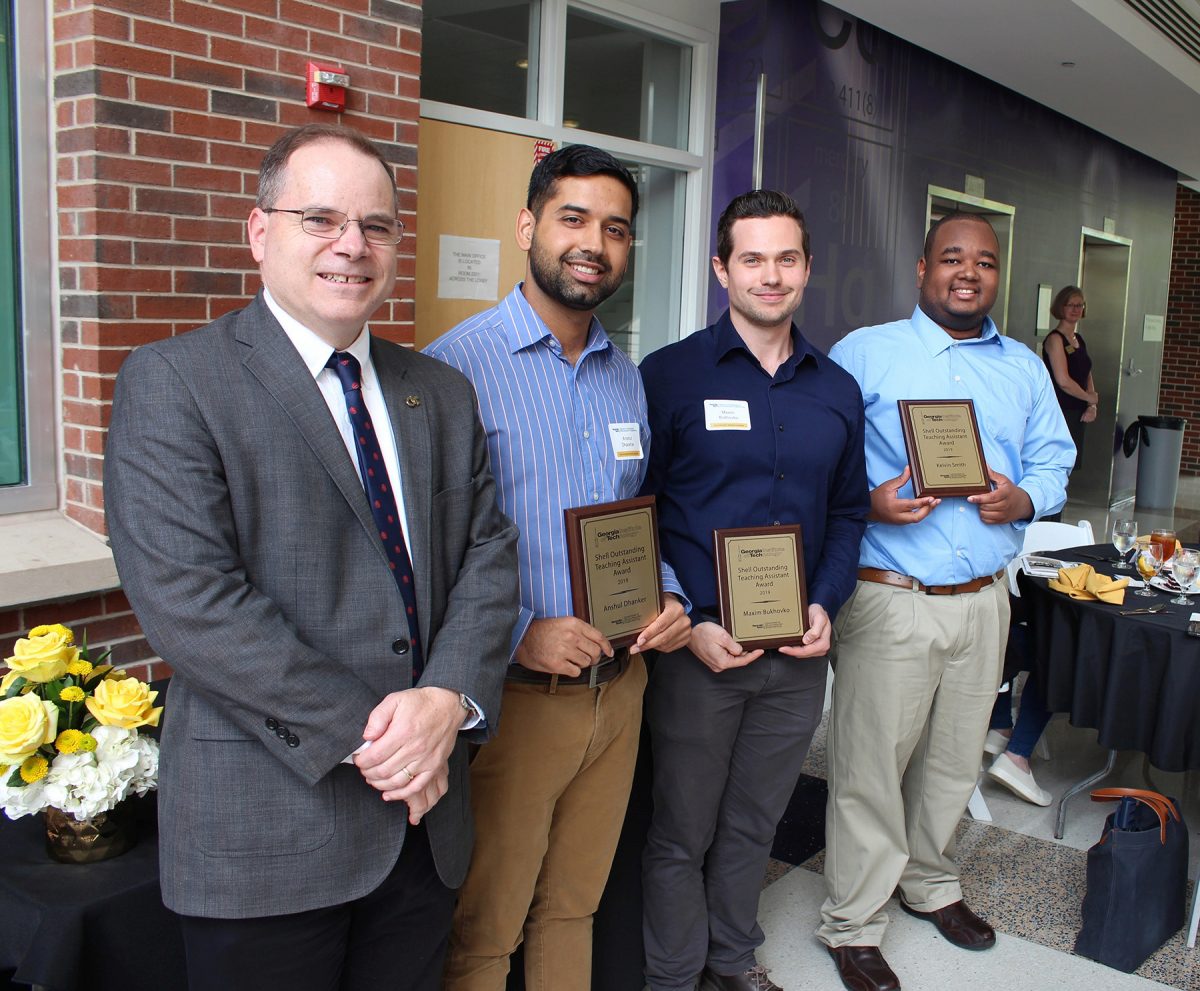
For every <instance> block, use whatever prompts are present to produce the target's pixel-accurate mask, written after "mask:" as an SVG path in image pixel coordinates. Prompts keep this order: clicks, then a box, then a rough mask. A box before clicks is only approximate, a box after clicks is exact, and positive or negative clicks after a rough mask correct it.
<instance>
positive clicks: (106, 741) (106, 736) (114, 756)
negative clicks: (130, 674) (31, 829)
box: [0, 726, 158, 819]
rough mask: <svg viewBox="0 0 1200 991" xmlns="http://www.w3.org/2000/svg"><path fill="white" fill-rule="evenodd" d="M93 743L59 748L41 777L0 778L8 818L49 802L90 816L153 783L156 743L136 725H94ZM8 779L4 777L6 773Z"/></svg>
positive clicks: (80, 815)
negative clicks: (14, 781)
mask: <svg viewBox="0 0 1200 991" xmlns="http://www.w3.org/2000/svg"><path fill="white" fill-rule="evenodd" d="M92 736H93V737H95V739H96V749H95V750H94V751H92V752H91V753H88V752H84V751H77V752H76V753H73V754H59V755H58V756H57V757H55V758H54V760H53V761H51V762H50V770H49V773H48V774H47V775H46V777H45V778H43V779H42V780H41V781H37V782H34V783H33V784H31V785H27V786H25V787H23V788H11V787H9V786H8V785H7V784H5V783H3V782H0V806H2V807H3V808H4V811H5V813H6V814H7V815H8V817H9V818H10V819H17V818H20V817H21V816H26V815H33V814H34V813H37V812H40V811H41V810H42V809H44V808H46V807H48V806H53V807H55V808H58V809H62V811H63V812H66V813H68V814H69V815H73V816H74V817H75V818H76V819H91V818H94V817H95V816H97V815H99V814H100V813H101V812H107V811H109V810H110V809H113V808H115V807H116V806H117V805H118V804H119V803H120V802H121V801H123V800H124V799H126V798H128V797H129V796H130V795H132V794H138V795H145V794H146V793H147V792H149V791H153V790H154V789H155V788H156V787H157V786H158V743H157V741H156V740H154V738H153V737H150V736H145V735H142V734H140V733H138V732H137V730H136V729H124V728H122V727H119V726H97V727H96V728H95V729H94V730H93V731H92ZM5 780H7V779H5Z"/></svg>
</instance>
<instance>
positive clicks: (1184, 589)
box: [1171, 548, 1200, 606]
mask: <svg viewBox="0 0 1200 991" xmlns="http://www.w3.org/2000/svg"><path fill="white" fill-rule="evenodd" d="M1171 574H1172V576H1173V577H1174V578H1175V583H1176V584H1177V585H1178V586H1179V594H1178V595H1177V596H1176V597H1175V598H1173V599H1172V600H1171V601H1172V602H1174V603H1175V604H1176V605H1180V606H1187V605H1191V601H1190V600H1189V599H1188V597H1187V594H1188V592H1189V591H1190V590H1191V587H1192V586H1193V585H1194V584H1195V583H1196V577H1197V575H1198V574H1200V551H1193V550H1188V549H1187V548H1183V549H1181V550H1180V551H1179V553H1178V554H1176V555H1175V556H1174V557H1173V558H1171Z"/></svg>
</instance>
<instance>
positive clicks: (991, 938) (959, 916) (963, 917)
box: [900, 898, 996, 950]
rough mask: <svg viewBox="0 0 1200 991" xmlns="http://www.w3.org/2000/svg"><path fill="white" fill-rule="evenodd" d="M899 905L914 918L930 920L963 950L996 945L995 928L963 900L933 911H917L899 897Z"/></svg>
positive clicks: (981, 948)
mask: <svg viewBox="0 0 1200 991" xmlns="http://www.w3.org/2000/svg"><path fill="white" fill-rule="evenodd" d="M900 907H901V908H902V909H904V911H906V912H907V913H908V914H909V915H911V916H912V917H913V918H914V919H924V920H925V921H926V922H932V923H933V924H934V925H935V926H937V928H938V932H940V933H941V934H942V935H943V936H945V937H946V939H948V940H950V942H951V943H953V944H954V945H955V946H961V947H962V948H963V949H964V950H990V949H991V948H992V947H993V946H995V945H996V930H995V929H993V928H992V927H991V926H989V925H988V924H987V923H986V922H984V921H983V919H981V918H980V917H979V916H978V915H976V914H975V913H974V912H972V911H971V910H970V909H969V908H967V903H966V902H964V901H957V902H953V903H951V904H950V905H947V906H946V907H945V908H939V909H938V910H937V911H934V912H918V911H917V910H916V909H915V908H909V907H908V906H907V905H905V904H904V899H903V898H901V899H900Z"/></svg>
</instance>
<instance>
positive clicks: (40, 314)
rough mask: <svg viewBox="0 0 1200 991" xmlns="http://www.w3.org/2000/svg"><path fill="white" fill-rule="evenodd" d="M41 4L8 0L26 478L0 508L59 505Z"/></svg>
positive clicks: (45, 42) (7, 490) (5, 490)
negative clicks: (10, 32) (12, 75)
mask: <svg viewBox="0 0 1200 991" xmlns="http://www.w3.org/2000/svg"><path fill="white" fill-rule="evenodd" d="M47 6H48V5H47V4H45V3H36V2H34V3H26V2H23V0H14V2H13V20H14V24H13V38H12V53H13V60H14V64H15V72H14V85H13V100H12V106H13V113H14V114H15V116H16V126H15V127H14V129H13V141H14V148H15V153H16V167H17V168H16V171H17V176H16V178H17V209H18V214H19V223H18V227H17V246H16V247H17V264H18V266H19V271H18V275H17V280H18V284H19V285H20V287H21V312H20V321H19V324H18V326H19V327H20V331H19V334H20V338H19V342H18V343H19V345H20V352H21V356H20V359H19V360H20V361H21V368H22V379H23V388H24V396H23V400H24V404H25V409H24V412H25V418H24V436H23V438H22V440H23V441H24V444H25V466H26V472H25V482H24V483H23V484H21V485H6V486H2V487H0V515H8V514H11V513H22V512H31V511H34V510H42V509H55V508H57V507H58V505H59V484H58V438H59V420H60V417H59V415H58V410H59V402H60V399H61V387H60V382H59V378H60V375H59V362H58V360H57V353H58V342H59V334H58V321H57V319H56V306H55V296H54V291H53V290H54V287H55V286H56V285H57V284H58V280H57V279H56V278H54V272H55V267H54V257H53V252H54V239H53V230H52V226H51V223H52V221H51V218H52V216H53V214H52V212H51V183H50V168H51V165H50V140H51V138H50V136H51V134H52V133H53V130H52V128H51V126H50V106H51V101H50V81H49V66H50V55H49V53H50V38H49V22H48V19H47V14H46V10H47Z"/></svg>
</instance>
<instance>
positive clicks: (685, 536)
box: [641, 311, 870, 618]
mask: <svg viewBox="0 0 1200 991" xmlns="http://www.w3.org/2000/svg"><path fill="white" fill-rule="evenodd" d="M792 345H793V354H792V355H791V357H790V358H788V359H787V361H785V362H784V363H783V364H782V365H780V366H779V368H778V369H777V370H776V372H775V375H774V376H770V375H768V374H767V373H766V372H765V371H764V370H763V367H762V366H761V365H760V364H759V363H758V359H757V358H755V357H754V355H753V354H752V353H751V352H750V350H749V349H748V348H747V347H746V345H745V342H743V340H742V338H741V335H739V334H738V332H737V330H736V329H734V326H733V323H732V321H731V320H730V318H729V312H728V311H726V312H725V314H724V315H723V316H722V317H721V319H720V320H718V321H717V322H716V323H715V324H713V325H712V326H711V327H706V328H705V329H704V330H701V331H697V332H696V333H695V334H692V335H691V336H689V337H686V338H684V339H683V340H682V341H679V342H678V343H676V344H671V345H668V346H667V347H665V348H662V349H661V350H659V351H656V352H654V353H653V354H651V355H649V356H647V358H646V359H645V360H644V361H643V362H642V365H641V371H642V381H643V382H644V383H645V387H646V399H647V402H648V405H649V410H650V435H651V437H652V438H653V441H654V442H653V444H652V445H651V448H650V463H649V466H648V471H647V473H646V481H645V483H644V485H643V487H642V492H643V493H644V494H652V495H654V496H656V497H657V499H658V523H659V534H660V539H661V543H662V553H663V557H665V558H666V559H667V560H669V561H670V562H671V563H672V565H674V568H675V574H676V576H677V577H678V578H679V580H680V582H681V584H682V585H683V589H684V591H685V592H686V593H687V596H688V598H689V599H691V601H692V603H693V604H694V606H695V607H696V612H704V613H708V614H709V615H714V614H715V613H716V602H717V592H716V574H715V570H714V567H715V565H714V559H713V554H714V550H713V530H716V529H725V528H727V527H743V526H767V525H770V524H792V523H799V524H800V526H801V529H802V534H803V540H804V564H805V580H806V583H807V588H808V598H809V601H810V602H814V603H818V604H820V605H822V606H824V607H825V611H826V612H828V613H829V615H830V617H831V618H832V617H833V616H834V615H835V614H836V613H837V611H838V609H839V608H840V607H841V605H842V603H843V602H845V601H846V599H847V598H849V596H850V593H851V592H852V591H853V590H854V583H855V579H856V572H857V566H858V545H859V541H860V540H861V538H862V534H863V530H864V529H865V527H866V516H867V512H868V510H869V509H870V493H869V491H868V489H867V472H866V464H865V459H864V454H863V422H864V415H863V402H862V394H861V393H860V392H859V390H858V386H857V385H856V384H855V382H854V379H853V378H852V377H851V376H850V375H849V374H847V373H846V372H845V371H844V370H843V369H841V368H839V367H838V366H837V365H836V364H835V363H834V362H832V361H830V360H829V359H828V358H827V357H825V355H823V354H821V353H820V352H819V351H817V350H816V349H815V348H814V347H812V345H810V344H809V343H808V341H806V340H805V339H804V335H802V334H801V333H800V331H799V330H797V329H796V327H795V325H794V324H793V326H792ZM705 400H734V401H740V402H744V403H746V406H747V410H748V412H749V429H748V430H746V429H713V428H716V427H718V426H724V425H720V424H718V423H717V421H715V420H712V419H710V418H706V415H705V407H704V402H705ZM732 419H734V420H736V419H737V418H736V417H734V418H732ZM696 612H693V616H696ZM697 618H700V617H697Z"/></svg>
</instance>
